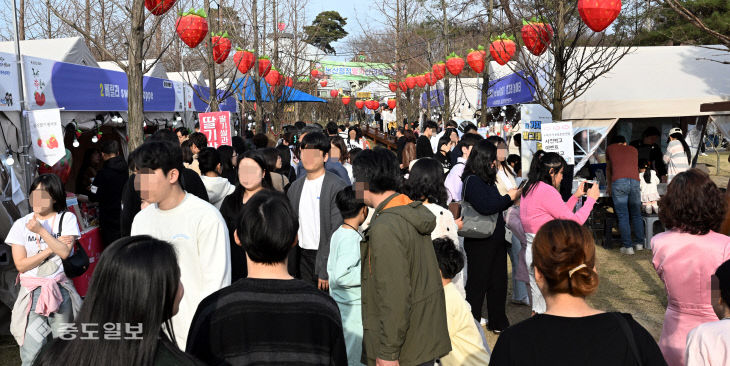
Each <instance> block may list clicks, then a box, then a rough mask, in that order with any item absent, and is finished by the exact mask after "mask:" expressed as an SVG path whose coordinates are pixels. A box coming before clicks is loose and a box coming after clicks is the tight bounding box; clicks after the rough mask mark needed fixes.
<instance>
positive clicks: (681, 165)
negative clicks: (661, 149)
mask: <svg viewBox="0 0 730 366" xmlns="http://www.w3.org/2000/svg"><path fill="white" fill-rule="evenodd" d="M664 163H666V164H667V183H669V182H671V181H672V178H674V176H675V175H677V174H679V173H681V172H684V171H687V170H689V160H687V153H686V152H685V151H684V146H682V143H681V142H679V140H672V141H669V145H667V152H666V153H664Z"/></svg>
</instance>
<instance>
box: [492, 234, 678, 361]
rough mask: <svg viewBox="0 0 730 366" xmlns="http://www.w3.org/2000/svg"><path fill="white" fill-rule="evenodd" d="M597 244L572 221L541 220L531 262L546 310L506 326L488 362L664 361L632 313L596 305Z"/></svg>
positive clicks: (650, 337)
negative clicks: (591, 302) (590, 300)
mask: <svg viewBox="0 0 730 366" xmlns="http://www.w3.org/2000/svg"><path fill="white" fill-rule="evenodd" d="M595 249H596V247H595V244H594V242H593V235H592V233H591V232H590V230H588V229H587V228H584V227H582V226H581V225H579V224H578V223H576V222H575V221H573V220H552V221H550V222H548V223H546V224H544V225H543V226H542V227H541V228H540V230H539V231H538V232H537V235H535V239H534V241H533V245H532V250H533V254H534V255H533V267H534V270H535V278H536V282H537V285H538V287H539V288H540V292H541V293H542V295H543V296H544V297H545V302H546V303H547V311H546V312H545V313H543V314H537V315H535V316H533V317H531V318H528V319H526V320H524V321H522V322H520V323H518V324H515V325H513V326H512V327H510V328H508V329H507V330H505V331H504V332H503V333H502V335H500V336H499V339H498V340H497V344H496V345H495V346H494V351H493V352H492V358H491V360H490V362H489V364H490V365H525V366H527V365H561V366H570V365H576V366H578V365H581V366H582V365H592V366H596V365H606V366H608V365H612V366H613V365H637V364H639V365H644V366H652V365H666V362H665V361H664V358H662V353H661V351H660V350H659V347H658V346H657V344H656V342H655V341H654V338H652V336H651V334H649V332H647V331H646V329H644V328H643V327H642V326H641V325H639V323H637V322H636V321H635V320H634V319H633V318H632V317H631V315H630V314H625V313H614V312H611V313H607V312H604V311H602V310H598V309H594V308H593V307H591V306H590V305H589V304H588V302H586V297H587V296H589V295H591V294H593V293H594V292H596V290H597V289H598V282H599V281H598V273H596V269H595V267H596V257H595Z"/></svg>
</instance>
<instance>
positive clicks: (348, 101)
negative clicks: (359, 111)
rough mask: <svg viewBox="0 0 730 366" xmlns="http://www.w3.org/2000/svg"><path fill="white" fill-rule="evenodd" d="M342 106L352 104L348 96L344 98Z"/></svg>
mask: <svg viewBox="0 0 730 366" xmlns="http://www.w3.org/2000/svg"><path fill="white" fill-rule="evenodd" d="M342 104H344V105H348V104H350V97H348V96H346V95H344V96H342Z"/></svg>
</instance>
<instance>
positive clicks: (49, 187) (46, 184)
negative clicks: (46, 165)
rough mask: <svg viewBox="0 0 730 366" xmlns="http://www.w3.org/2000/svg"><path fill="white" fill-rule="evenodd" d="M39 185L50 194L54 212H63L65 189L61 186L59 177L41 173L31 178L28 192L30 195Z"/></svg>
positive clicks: (64, 207) (64, 208)
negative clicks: (31, 181)
mask: <svg viewBox="0 0 730 366" xmlns="http://www.w3.org/2000/svg"><path fill="white" fill-rule="evenodd" d="M39 186H43V189H45V191H46V192H48V194H49V195H50V196H51V199H52V200H53V211H54V212H63V211H65V210H66V190H65V189H64V188H63V182H61V178H59V177H58V176H57V175H55V174H41V175H39V176H37V177H35V179H33V183H32V184H31V185H30V191H29V192H28V194H29V195H30V193H32V192H33V191H35V190H36V189H38V187H39Z"/></svg>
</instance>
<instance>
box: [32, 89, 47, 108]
mask: <svg viewBox="0 0 730 366" xmlns="http://www.w3.org/2000/svg"><path fill="white" fill-rule="evenodd" d="M33 97H35V104H37V105H38V106H43V105H44V104H46V95H45V94H43V93H42V92H41V93H38V92H35V93H33Z"/></svg>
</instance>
